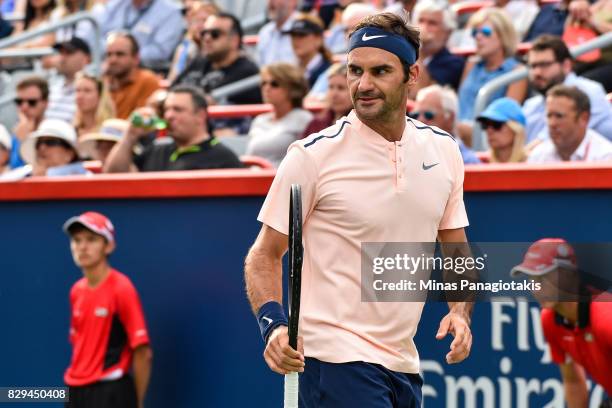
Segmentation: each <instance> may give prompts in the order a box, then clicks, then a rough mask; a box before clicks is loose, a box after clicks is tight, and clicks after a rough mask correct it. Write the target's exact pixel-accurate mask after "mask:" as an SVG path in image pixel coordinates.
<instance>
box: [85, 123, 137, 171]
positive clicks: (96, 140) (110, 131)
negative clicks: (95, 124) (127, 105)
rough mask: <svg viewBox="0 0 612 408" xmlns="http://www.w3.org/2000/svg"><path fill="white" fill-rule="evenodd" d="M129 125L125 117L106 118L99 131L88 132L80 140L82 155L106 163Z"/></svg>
mask: <svg viewBox="0 0 612 408" xmlns="http://www.w3.org/2000/svg"><path fill="white" fill-rule="evenodd" d="M129 125H130V124H129V122H128V121H127V120H123V119H107V120H105V121H104V122H103V123H102V126H101V127H100V130H99V131H97V132H93V133H86V134H85V135H83V137H82V138H81V139H80V140H79V145H78V147H79V152H81V156H83V157H89V158H92V159H95V160H100V161H101V162H102V164H104V162H105V161H106V158H107V157H108V154H109V153H110V151H111V149H112V148H113V146H114V145H115V144H116V143H117V142H119V141H120V140H121V139H122V138H123V136H124V135H125V133H126V132H127V129H128V127H129Z"/></svg>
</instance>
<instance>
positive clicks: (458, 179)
mask: <svg viewBox="0 0 612 408" xmlns="http://www.w3.org/2000/svg"><path fill="white" fill-rule="evenodd" d="M454 149H455V151H454V152H453V162H454V165H453V169H454V172H455V181H454V183H453V190H452V191H451V194H450V197H449V198H448V201H447V202H446V208H445V209H444V214H443V215H442V220H441V221H440V226H439V227H438V229H440V230H447V229H457V228H463V227H467V226H468V225H469V223H468V218H467V214H466V212H465V205H464V204H463V178H464V171H465V170H464V166H463V158H462V157H461V153H460V152H459V146H457V145H455V147H454Z"/></svg>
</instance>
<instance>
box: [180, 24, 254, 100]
mask: <svg viewBox="0 0 612 408" xmlns="http://www.w3.org/2000/svg"><path fill="white" fill-rule="evenodd" d="M258 72H259V68H258V67H257V65H256V64H255V63H254V62H253V61H251V60H250V59H249V58H247V57H246V56H245V55H244V54H243V52H242V27H241V25H240V21H239V20H238V19H237V18H236V16H234V15H232V14H229V13H219V14H215V15H212V16H210V17H208V19H206V22H205V23H204V29H203V30H202V32H201V49H200V56H198V57H197V58H196V59H194V60H193V61H192V62H191V64H189V66H188V67H187V68H186V69H185V71H184V72H183V73H182V74H181V75H179V76H178V78H177V79H176V81H174V85H179V84H180V85H192V86H195V87H198V88H200V89H201V90H202V91H204V92H205V93H207V94H209V93H210V92H211V91H213V90H214V89H216V88H219V87H221V86H223V85H227V84H231V83H233V82H236V81H238V80H240V79H244V78H248V77H250V76H253V75H257V73H258ZM207 100H208V103H209V104H211V103H214V102H215V101H213V100H212V98H211V97H210V96H209V97H208V99H207ZM227 103H230V104H250V103H261V93H260V91H259V89H257V88H255V89H247V90H245V91H242V92H240V93H237V94H235V95H232V96H230V97H228V98H227Z"/></svg>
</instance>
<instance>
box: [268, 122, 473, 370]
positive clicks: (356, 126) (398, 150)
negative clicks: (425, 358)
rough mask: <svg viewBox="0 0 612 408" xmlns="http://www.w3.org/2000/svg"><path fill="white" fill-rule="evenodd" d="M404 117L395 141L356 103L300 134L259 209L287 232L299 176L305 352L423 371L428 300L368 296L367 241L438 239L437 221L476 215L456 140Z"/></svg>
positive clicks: (447, 224) (449, 223)
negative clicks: (419, 333)
mask: <svg viewBox="0 0 612 408" xmlns="http://www.w3.org/2000/svg"><path fill="white" fill-rule="evenodd" d="M406 121H407V124H406V128H405V130H404V133H403V135H402V139H401V140H400V141H398V142H389V141H387V140H385V139H384V138H383V137H382V136H380V135H379V134H377V133H376V132H374V131H373V130H372V129H370V128H369V127H367V126H366V125H365V124H363V123H362V122H361V121H360V120H359V119H358V118H357V115H356V114H355V112H354V111H353V112H351V113H350V114H349V115H348V116H347V117H344V118H341V119H340V120H338V121H337V122H336V123H335V124H334V125H332V126H331V127H329V128H327V129H324V130H322V131H321V132H319V133H316V134H313V135H310V136H308V137H307V138H305V139H302V140H299V141H297V142H295V143H293V144H292V145H291V146H290V147H289V150H288V152H287V156H286V157H285V159H284V160H283V162H282V163H281V165H280V167H279V169H278V172H277V174H276V177H275V178H274V182H273V183H272V187H271V188H270V191H269V193H268V196H267V198H266V200H265V202H264V205H263V207H262V209H261V212H260V213H259V217H258V220H259V221H261V222H262V223H264V224H266V225H268V226H270V227H271V228H273V229H275V230H277V231H279V232H281V233H283V234H287V233H288V216H289V191H290V186H291V184H292V183H299V184H301V186H302V208H303V222H304V226H303V241H304V264H303V270H302V297H301V299H302V300H301V309H300V334H301V335H302V336H303V337H304V351H305V355H306V356H307V357H313V358H316V359H319V360H321V361H326V362H331V363H343V362H349V361H365V362H371V363H377V364H381V365H383V366H384V367H387V368H388V369H390V370H393V371H400V372H406V373H418V372H419V356H418V352H417V349H416V347H415V344H414V340H413V338H414V335H415V334H416V330H417V325H418V323H419V320H420V318H421V311H422V309H423V303H408V302H385V303H375V302H371V303H368V302H362V301H361V286H360V283H361V243H362V242H390V241H395V242H433V241H435V240H436V237H437V234H438V230H442V229H455V228H463V227H465V226H467V225H468V221H467V216H466V213H465V207H464V205H463V160H462V159H461V154H460V153H459V148H458V145H457V143H456V142H455V140H454V139H453V138H452V137H450V136H449V135H448V134H446V133H444V132H442V131H441V130H439V129H437V128H431V127H428V126H426V125H424V124H423V123H421V122H418V121H416V120H412V119H408V118H407V119H406ZM436 163H437V164H436ZM431 335H432V338H433V336H434V335H435V333H432V334H431Z"/></svg>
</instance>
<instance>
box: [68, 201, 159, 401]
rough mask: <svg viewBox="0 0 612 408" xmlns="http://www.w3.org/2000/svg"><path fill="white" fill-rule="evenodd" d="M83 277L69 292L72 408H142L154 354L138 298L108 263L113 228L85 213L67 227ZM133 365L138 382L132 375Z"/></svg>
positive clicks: (113, 241)
mask: <svg viewBox="0 0 612 408" xmlns="http://www.w3.org/2000/svg"><path fill="white" fill-rule="evenodd" d="M64 231H65V232H66V233H67V234H68V235H69V236H70V249H71V251H72V258H73V259H74V262H75V263H76V265H77V266H78V267H79V268H81V270H82V271H83V275H84V277H83V278H81V279H80V280H78V281H77V282H76V283H75V284H74V285H73V286H72V289H71V291H70V306H71V315H72V317H71V321H70V343H71V344H72V359H71V361H70V366H69V367H68V369H67V370H66V373H65V374H64V381H65V382H66V384H67V385H68V386H69V394H70V401H69V402H68V403H67V404H66V407H68V408H81V407H83V408H137V407H138V408H141V407H143V406H144V397H145V393H146V390H147V385H148V383H149V377H150V375H151V360H152V352H151V347H150V346H149V334H148V332H147V327H146V325H145V320H144V314H143V312H142V307H141V305H140V299H139V297H138V293H137V292H136V289H135V288H134V286H133V285H132V282H131V281H130V279H129V278H128V277H127V276H125V275H123V274H122V273H121V272H119V271H117V270H115V269H113V268H112V267H111V266H110V265H109V264H108V256H109V255H110V254H111V252H112V251H113V250H114V249H115V229H114V227H113V224H112V223H111V222H110V220H109V219H108V218H106V217H105V216H104V215H102V214H100V213H97V212H92V211H90V212H86V213H83V214H81V215H79V216H76V217H72V218H70V219H69V220H68V221H66V223H65V224H64ZM132 366H133V371H134V377H132V376H131V375H130V368H131V367H132Z"/></svg>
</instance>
